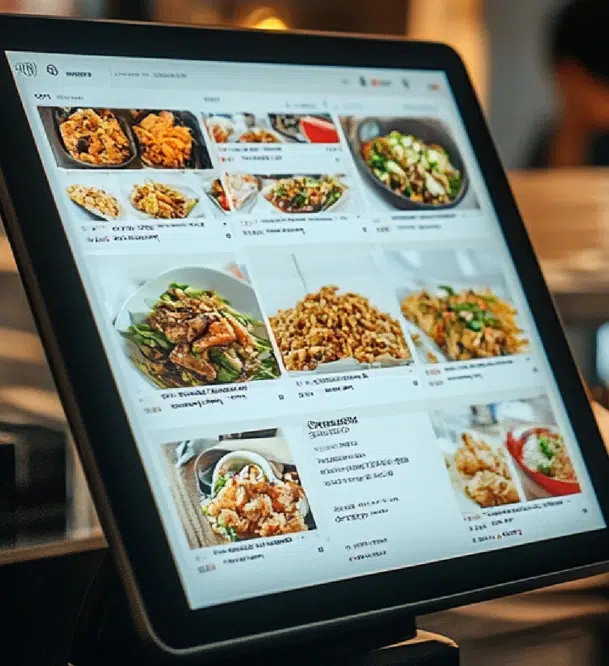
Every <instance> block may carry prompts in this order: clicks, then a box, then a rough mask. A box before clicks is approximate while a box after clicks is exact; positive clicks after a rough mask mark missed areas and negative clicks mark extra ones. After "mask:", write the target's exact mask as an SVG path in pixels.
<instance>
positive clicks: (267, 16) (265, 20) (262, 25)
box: [245, 7, 289, 30]
mask: <svg viewBox="0 0 609 666" xmlns="http://www.w3.org/2000/svg"><path fill="white" fill-rule="evenodd" d="M245 25H247V26H248V27H250V28H258V29H259V30H287V29H288V27H289V26H288V24H287V23H286V22H285V21H284V20H283V19H282V18H281V17H280V16H277V14H276V13H275V10H273V9H272V8H271V7H258V8H257V9H254V11H252V12H250V13H249V15H248V16H247V18H246V19H245Z"/></svg>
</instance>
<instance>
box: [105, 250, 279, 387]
mask: <svg viewBox="0 0 609 666" xmlns="http://www.w3.org/2000/svg"><path fill="white" fill-rule="evenodd" d="M92 262H94V265H95V268H96V271H97V275H98V279H99V283H100V285H101V289H102V292H103V294H104V301H105V306H106V312H107V314H108V317H109V318H110V320H111V322H112V326H113V328H114V333H115V337H116V340H117V343H118V344H120V346H121V350H122V353H123V358H124V360H125V363H126V365H127V368H128V372H129V373H130V375H131V380H132V381H133V383H134V385H135V386H137V387H138V388H139V389H141V390H144V389H146V388H150V387H156V388H159V389H171V388H188V387H194V386H205V385H209V384H229V383H236V382H237V383H238V382H248V381H263V380H272V379H276V378H277V377H279V376H280V370H279V364H278V361H277V357H276V353H275V351H274V349H273V346H272V343H271V336H270V332H269V330H268V329H267V326H266V324H265V323H264V318H263V316H262V312H261V309H260V305H259V303H258V299H257V297H256V294H255V293H254V290H253V288H252V286H251V285H250V283H249V279H248V277H247V273H246V271H245V269H244V268H243V267H242V266H239V265H238V263H237V262H236V260H235V259H234V257H232V256H229V255H208V256H206V255H205V254H203V253H195V254H192V255H190V256H189V255H184V254H181V255H179V256H171V255H152V256H150V255H146V256H143V255H140V256H131V257H130V258H129V261H128V262H125V261H124V259H123V258H122V257H120V256H96V257H92Z"/></svg>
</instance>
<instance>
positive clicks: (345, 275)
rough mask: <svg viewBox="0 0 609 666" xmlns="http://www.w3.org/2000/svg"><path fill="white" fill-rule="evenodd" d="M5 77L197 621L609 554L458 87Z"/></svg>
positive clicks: (144, 67)
mask: <svg viewBox="0 0 609 666" xmlns="http://www.w3.org/2000/svg"><path fill="white" fill-rule="evenodd" d="M7 58H8V60H9V63H10V65H11V68H12V70H13V72H14V76H15V80H16V82H17V86H18V89H19V93H20V95H21V98H22V101H23V106H24V112H25V113H26V115H27V118H28V120H29V123H30V126H31V129H32V133H33V135H34V137H35V140H36V143H37V146H38V148H39V152H40V158H41V160H42V163H43V165H44V168H45V170H46V173H47V176H48V179H49V182H50V186H51V189H52V191H53V195H54V197H55V200H56V204H57V209H58V211H59V215H60V218H61V222H62V224H63V229H64V232H65V235H66V238H67V241H68V242H69V244H70V246H71V248H72V251H73V254H74V256H75V258H76V262H77V265H78V269H79V271H80V274H81V278H82V281H83V284H84V287H85V289H86V292H87V295H88V298H89V301H90V304H91V308H92V311H93V314H94V317H95V320H96V323H97V326H98V327H99V331H100V335H101V338H102V341H103V345H104V348H105V352H106V354H107V357H108V362H109V364H110V366H111V369H112V371H113V373H114V376H115V378H116V383H117V385H118V387H119V391H120V395H121V398H122V401H123V404H124V407H125V411H126V413H127V415H128V418H129V420H130V423H131V427H132V429H133V432H134V434H135V438H136V444H137V447H138V451H139V454H140V457H141V460H142V464H143V466H144V468H145V470H146V473H147V475H148V478H149V481H150V484H151V487H152V489H153V493H154V496H155V500H156V503H157V508H158V511H159V513H160V516H161V519H162V522H163V525H164V528H165V531H166V534H167V539H168V542H169V544H170V546H171V549H172V552H173V556H174V559H175V564H176V568H177V570H178V571H179V574H180V577H181V580H182V582H183V586H184V591H185V594H186V596H187V599H188V601H189V604H190V606H191V607H192V608H193V609H196V608H202V607H209V606H213V605H216V604H223V603H227V602H231V601H236V600H240V599H245V598H252V597H256V596H261V595H266V594H270V593H274V592H280V591H286V590H291V589H295V588H301V587H306V586H310V585H317V584H321V583H325V582H331V581H336V580H341V579H346V578H353V577H358V576H363V575H367V574H373V573H376V572H379V571H387V570H391V569H399V568H403V567H414V566H417V565H420V564H424V563H428V562H431V561H436V560H443V559H448V558H453V557H459V556H463V555H467V554H475V553H480V552H485V551H490V550H495V549H502V548H508V547H512V546H516V545H520V544H525V543H531V542H536V541H541V540H544V539H548V538H553V537H559V536H563V535H569V534H575V533H581V532H585V531H591V530H596V529H599V528H602V527H604V521H603V518H602V515H601V512H600V509H599V506H598V504H597V500H596V498H595V496H594V492H593V489H592V486H591V483H590V480H589V477H588V474H587V470H586V467H585V465H584V462H583V459H582V455H581V452H580V448H579V445H578V442H577V440H576V438H575V436H574V433H573V431H572V429H571V426H570V423H569V420H568V418H567V416H566V412H565V408H564V405H563V402H562V400H561V397H560V395H559V392H558V390H557V387H556V383H555V380H554V377H553V375H552V372H551V370H550V367H549V364H548V361H547V359H546V356H545V352H544V349H543V345H542V342H541V338H540V336H539V333H538V331H537V328H536V325H535V322H534V320H533V318H532V316H531V313H530V311H529V309H528V306H527V302H526V299H525V295H524V291H523V286H522V284H521V282H520V280H519V276H518V273H517V271H516V269H515V267H514V265H513V263H512V260H511V257H510V253H509V251H508V248H507V246H506V244H505V241H504V238H503V235H502V233H501V229H500V225H499V223H498V220H497V217H496V213H495V211H494V209H493V206H492V204H491V201H490V198H489V195H488V192H487V191H486V188H485V183H484V180H483V177H482V173H481V170H480V166H479V164H478V162H477V160H476V156H475V155H474V154H473V151H472V148H471V145H470V142H469V140H468V137H467V134H466V132H465V129H464V126H463V123H462V121H461V118H460V116H459V112H458V109H457V106H456V104H455V101H454V98H453V96H452V93H451V90H450V88H449V85H448V79H447V78H446V76H445V75H444V74H443V73H442V72H439V71H398V70H386V71H383V70H381V71H379V70H374V71H372V70H370V71H368V70H363V69H353V68H336V67H332V68H330V67H327V68H323V67H309V66H287V65H261V64H242V63H222V62H186V61H175V60H171V61H164V60H157V59H124V58H110V57H102V56H70V55H67V54H66V55H58V54H52V55H46V54H41V53H16V52H11V53H8V54H7ZM83 343H84V344H86V341H84V342H83ZM116 464H117V465H120V464H121V462H120V460H119V459H117V462H116Z"/></svg>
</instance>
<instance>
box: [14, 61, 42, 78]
mask: <svg viewBox="0 0 609 666" xmlns="http://www.w3.org/2000/svg"><path fill="white" fill-rule="evenodd" d="M15 70H16V71H17V72H18V73H19V74H21V75H22V76H27V77H28V78H29V79H31V78H33V77H34V76H36V74H38V68H37V67H36V64H35V63H33V62H18V63H17V64H16V65H15Z"/></svg>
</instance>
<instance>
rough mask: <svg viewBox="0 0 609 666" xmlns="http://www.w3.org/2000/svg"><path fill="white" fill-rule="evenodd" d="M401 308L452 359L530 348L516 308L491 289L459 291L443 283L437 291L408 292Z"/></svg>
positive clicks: (489, 355) (512, 352)
mask: <svg viewBox="0 0 609 666" xmlns="http://www.w3.org/2000/svg"><path fill="white" fill-rule="evenodd" d="M401 309H402V313H403V314H404V316H405V317H406V319H408V320H409V321H410V322H411V323H412V324H414V325H415V326H417V327H418V328H419V329H420V330H421V331H422V332H423V333H424V334H426V335H427V336H429V338H431V340H432V341H433V343H434V344H435V345H437V347H438V348H439V349H440V350H442V352H443V353H444V354H445V355H446V357H447V358H448V360H451V361H466V360H470V359H476V358H491V357H497V356H509V355H511V354H519V353H522V352H523V351H525V350H526V349H527V348H528V340H527V339H526V338H525V337H524V336H523V331H522V329H521V328H520V327H519V326H518V323H517V320H516V317H517V314H518V313H517V311H516V310H515V308H514V307H513V306H512V305H511V304H510V303H508V302H507V301H505V300H503V299H502V298H500V297H499V296H497V295H495V294H494V293H493V292H492V291H491V290H490V289H486V290H482V291H478V290H474V289H465V290H462V291H457V290H455V289H453V288H452V287H450V286H448V285H441V286H439V287H438V290H437V291H436V292H432V291H427V290H425V291H420V292H415V293H412V294H410V295H408V296H407V297H406V298H404V299H403V300H402V302H401Z"/></svg>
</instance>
